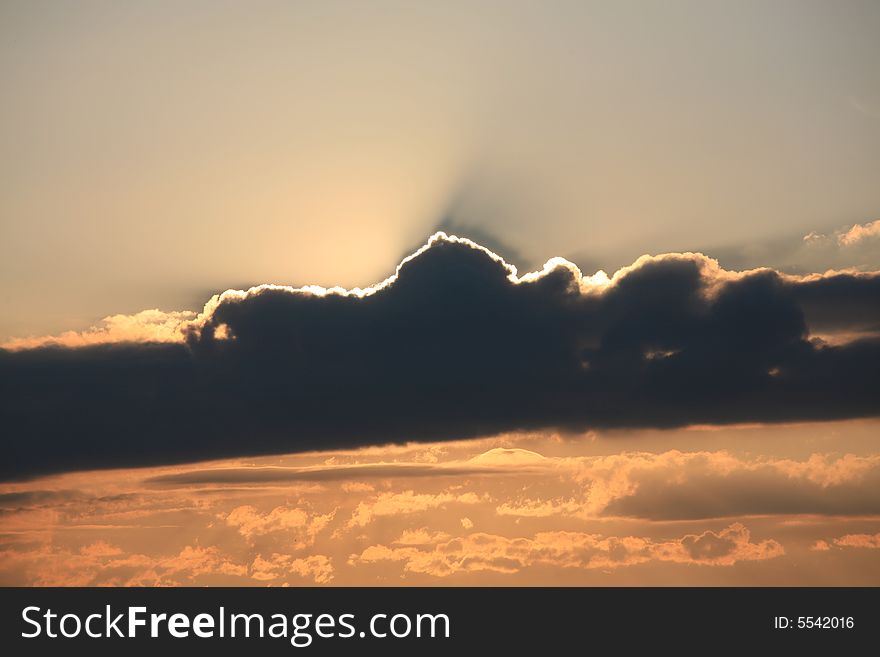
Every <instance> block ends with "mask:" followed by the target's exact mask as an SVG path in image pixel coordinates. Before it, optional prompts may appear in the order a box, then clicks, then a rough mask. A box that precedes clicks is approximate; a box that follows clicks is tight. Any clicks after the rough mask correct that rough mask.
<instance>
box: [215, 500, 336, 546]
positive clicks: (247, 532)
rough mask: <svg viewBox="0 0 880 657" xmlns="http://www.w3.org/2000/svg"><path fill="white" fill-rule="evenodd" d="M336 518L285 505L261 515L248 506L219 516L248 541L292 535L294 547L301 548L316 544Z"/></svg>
mask: <svg viewBox="0 0 880 657" xmlns="http://www.w3.org/2000/svg"><path fill="white" fill-rule="evenodd" d="M334 515H335V511H334V512H331V513H326V514H321V515H316V514H309V513H308V512H307V511H305V510H303V509H300V508H290V507H284V506H278V507H275V508H274V509H272V510H271V511H269V512H268V513H260V512H259V511H258V510H257V509H256V508H255V507H253V506H251V505H249V504H245V505H242V506H238V507H236V508H234V509H232V510H231V511H229V513H223V514H220V518H221V520H223V521H224V522H225V523H226V524H227V525H229V526H230V527H235V528H236V529H237V530H238V533H239V534H241V535H242V536H244V537H245V538H246V539H248V540H252V539H253V538H254V537H256V536H262V535H264V534H269V533H273V532H281V531H283V532H287V533H289V534H292V535H293V543H292V547H293V548H294V549H301V548H304V547H308V546H310V545H314V543H315V538H316V537H317V536H318V534H320V533H321V531H322V530H324V529H325V528H326V527H327V525H329V524H330V521H331V520H333V516H334Z"/></svg>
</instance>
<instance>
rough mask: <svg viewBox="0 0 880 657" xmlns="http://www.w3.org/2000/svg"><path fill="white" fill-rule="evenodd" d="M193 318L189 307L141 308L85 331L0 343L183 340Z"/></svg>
mask: <svg viewBox="0 0 880 657" xmlns="http://www.w3.org/2000/svg"><path fill="white" fill-rule="evenodd" d="M195 318H196V313H194V312H192V311H188V310H184V311H171V312H164V311H162V310H158V309H152V310H142V311H141V312H139V313H136V314H134V315H110V316H109V317H105V318H104V319H102V320H101V323H100V324H99V325H97V326H92V327H91V328H89V329H87V330H85V331H65V332H64V333H61V334H60V335H45V336H31V337H27V338H13V339H12V340H9V341H7V342H5V343H3V344H2V345H0V347H2V348H3V349H10V350H18V349H34V348H36V347H48V346H57V347H88V346H91V345H96V344H107V343H114V342H182V341H183V333H182V331H183V329H184V328H185V327H186V326H188V325H189V324H190V323H191V322H192V321H193V320H194V319H195Z"/></svg>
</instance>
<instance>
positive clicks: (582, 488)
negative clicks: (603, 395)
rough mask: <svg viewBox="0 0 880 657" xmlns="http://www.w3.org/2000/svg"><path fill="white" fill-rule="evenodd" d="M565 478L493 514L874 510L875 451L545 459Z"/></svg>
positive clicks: (668, 516)
mask: <svg viewBox="0 0 880 657" xmlns="http://www.w3.org/2000/svg"><path fill="white" fill-rule="evenodd" d="M548 462H549V466H550V467H552V468H555V471H556V472H557V473H558V474H560V475H564V476H565V477H566V479H567V481H568V482H569V483H568V484H567V485H564V486H557V487H555V488H554V493H555V494H554V495H551V496H547V495H544V496H540V495H539V496H534V495H533V496H531V497H526V498H520V499H508V500H506V501H505V502H503V503H502V504H500V505H498V506H497V507H496V509H495V512H496V514H497V515H500V516H514V517H521V518H546V517H552V516H572V517H580V518H597V517H626V518H641V519H645V520H695V519H701V518H723V517H735V516H738V517H742V516H756V515H798V514H814V515H829V516H831V515H841V516H860V515H878V514H880V456H876V455H874V456H856V455H853V454H846V455H843V456H838V455H827V454H813V455H811V456H810V457H809V458H808V459H806V460H803V461H797V460H792V459H779V458H769V457H764V458H757V459H755V458H753V459H748V458H743V457H737V456H734V455H733V454H730V453H729V452H726V451H719V452H680V451H678V450H670V451H667V452H662V453H660V454H653V453H647V452H624V453H621V454H614V455H610V456H597V457H581V458H576V459H548Z"/></svg>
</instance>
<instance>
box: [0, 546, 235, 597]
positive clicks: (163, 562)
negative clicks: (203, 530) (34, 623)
mask: <svg viewBox="0 0 880 657" xmlns="http://www.w3.org/2000/svg"><path fill="white" fill-rule="evenodd" d="M0 564H2V568H3V570H4V571H15V572H16V573H17V575H18V576H19V577H20V576H25V577H27V581H28V584H29V585H31V586H96V585H99V584H101V585H112V586H179V585H191V584H193V583H194V582H197V581H200V578H204V577H217V576H220V577H225V578H241V577H246V576H247V567H246V566H245V565H243V564H238V563H236V562H234V561H232V560H231V559H230V558H229V557H227V556H226V555H224V554H223V553H222V552H221V551H220V549H219V548H218V547H216V546H209V547H201V546H198V545H195V546H193V545H187V546H185V547H184V548H183V549H182V550H180V552H178V553H176V554H171V555H157V556H149V555H146V554H138V553H125V552H124V551H123V550H122V549H121V548H119V547H117V546H114V545H111V544H109V543H106V542H104V541H97V542H95V543H92V544H89V545H86V546H83V547H82V548H80V550H79V551H72V550H70V549H68V548H63V547H57V546H52V545H43V546H41V547H40V548H39V549H36V550H27V551H20V550H4V551H0Z"/></svg>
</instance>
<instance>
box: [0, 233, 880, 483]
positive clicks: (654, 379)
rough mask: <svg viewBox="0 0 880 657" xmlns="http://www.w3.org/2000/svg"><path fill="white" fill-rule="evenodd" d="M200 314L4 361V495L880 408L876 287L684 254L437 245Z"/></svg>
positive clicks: (221, 299) (837, 276)
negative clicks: (101, 470)
mask: <svg viewBox="0 0 880 657" xmlns="http://www.w3.org/2000/svg"><path fill="white" fill-rule="evenodd" d="M187 317H188V316H186V315H182V314H170V315H169V318H168V319H169V322H171V324H172V325H173V327H175V328H174V330H175V331H179V332H176V333H174V335H179V336H180V338H179V340H180V341H179V342H171V343H169V342H167V340H168V336H167V334H166V332H165V329H164V326H165V324H164V323H163V322H162V320H161V318H160V317H157V316H156V315H155V314H150V315H149V316H147V317H145V320H146V321H148V323H149V325H150V330H149V331H147V332H146V334H145V336H144V337H143V338H138V337H137V335H138V333H137V329H136V327H135V326H133V325H129V324H127V323H126V322H122V321H121V320H115V324H114V325H117V326H125V331H124V332H122V335H123V338H122V339H123V340H125V341H116V339H115V338H114V337H113V336H114V335H116V333H115V332H114V331H108V336H110V337H108V338H107V340H106V341H102V340H100V339H92V340H90V341H89V340H87V341H86V343H88V342H98V343H100V344H91V345H90V346H59V345H58V344H56V345H49V346H47V345H42V346H37V347H34V348H22V347H26V346H28V345H26V344H12V345H8V346H10V347H18V348H17V349H6V350H0V417H2V423H3V431H2V433H3V436H4V437H3V439H2V459H0V463H2V465H0V477H3V478H6V479H9V478H14V477H20V476H28V475H33V474H40V473H48V472H55V471H64V470H72V469H84V468H97V467H114V466H131V465H147V464H159V463H172V462H183V461H188V460H202V459H208V458H218V457H228V456H240V455H256V454H271V453H281V452H294V451H302V450H313V449H327V448H339V447H346V446H358V445H365V444H377V443H386V442H395V441H404V440H449V439H454V438H467V437H474V436H479V435H488V434H493V433H498V432H502V431H512V430H523V429H536V428H544V427H553V428H558V429H562V430H573V431H579V430H584V429H587V428H591V427H646V426H647V427H650V426H653V427H674V426H683V425H688V424H694V423H699V424H703V423H733V422H775V421H790V420H814V419H833V418H846V417H859V416H873V415H877V414H878V412H880V398H878V395H877V394H876V372H877V371H880V339H878V337H877V334H878V331H880V275H878V274H877V273H855V272H837V273H834V272H830V273H827V274H824V275H813V276H806V277H793V276H787V275H783V274H780V273H778V272H776V271H773V270H768V269H761V270H754V271H748V272H730V271H725V270H722V269H721V268H720V267H719V266H718V264H717V262H715V261H713V260H711V259H709V258H707V257H705V256H702V255H699V254H667V255H663V256H654V257H649V256H645V257H642V258H640V259H639V260H638V261H636V262H635V263H634V264H633V265H632V266H630V267H626V268H624V269H621V270H620V271H618V272H617V273H615V274H614V276H612V277H610V278H609V277H608V276H606V275H605V274H604V273H602V272H600V273H599V274H597V275H595V276H584V275H582V274H581V272H580V271H579V270H578V269H577V268H576V267H575V266H574V265H572V264H571V263H568V262H566V261H564V260H562V259H553V260H551V261H549V262H548V263H547V264H546V265H545V266H544V268H543V269H542V270H541V271H539V272H535V273H530V274H525V275H522V276H518V275H517V273H516V270H515V268H513V267H512V266H511V265H509V264H507V263H506V262H504V261H503V260H502V259H501V258H500V257H499V256H497V255H495V254H493V253H491V252H490V251H488V250H486V249H484V248H482V247H480V246H478V245H476V244H474V243H472V242H469V241H467V240H461V239H458V238H454V237H447V236H446V235H444V234H442V233H438V234H437V235H435V236H434V237H433V238H432V239H431V241H430V242H429V244H428V245H426V246H425V247H423V248H422V249H420V250H419V251H417V252H416V253H415V254H414V255H413V256H410V257H409V258H407V259H405V260H404V261H403V262H402V263H401V265H400V266H399V267H398V269H397V272H396V273H395V275H394V276H392V277H390V278H389V279H387V280H385V281H383V282H382V283H380V284H378V285H376V286H373V287H371V288H367V289H365V290H360V289H356V290H341V289H330V290H326V289H323V288H296V289H295V288H287V287H279V286H262V287H259V288H253V289H251V290H249V291H247V292H236V291H229V292H226V293H224V294H223V295H220V296H218V297H215V298H214V299H212V300H211V301H210V302H209V304H208V305H207V306H206V308H205V311H204V312H203V313H202V314H201V315H199V316H197V317H195V318H193V319H188V318H187ZM156 326H161V327H163V328H162V330H160V331H158V333H157V329H156ZM156 335H160V336H161V340H162V341H157V339H156V337H155V336H156ZM151 336H153V337H151ZM817 336H823V337H824V338H825V339H824V340H823V339H820V338H819V337H817ZM65 344H70V345H77V344H83V343H77V342H76V341H73V342H70V341H68V342H64V341H61V342H60V345H65Z"/></svg>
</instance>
